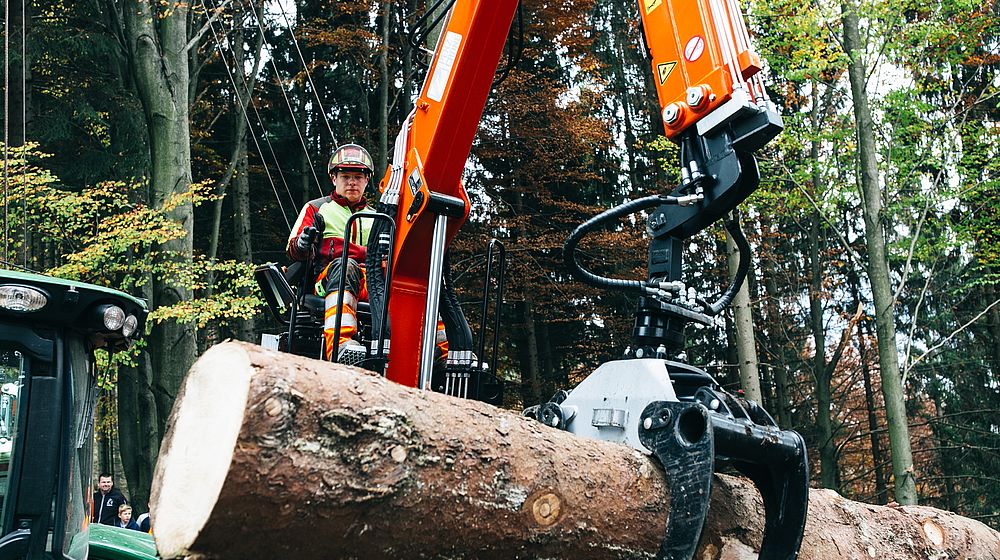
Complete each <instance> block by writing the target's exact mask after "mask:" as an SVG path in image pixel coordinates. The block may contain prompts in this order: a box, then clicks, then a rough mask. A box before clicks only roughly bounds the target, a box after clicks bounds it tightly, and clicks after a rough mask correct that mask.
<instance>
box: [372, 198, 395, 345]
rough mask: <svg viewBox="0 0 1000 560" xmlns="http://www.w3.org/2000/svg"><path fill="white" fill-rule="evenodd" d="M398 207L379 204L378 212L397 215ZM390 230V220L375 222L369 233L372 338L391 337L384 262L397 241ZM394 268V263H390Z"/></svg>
mask: <svg viewBox="0 0 1000 560" xmlns="http://www.w3.org/2000/svg"><path fill="white" fill-rule="evenodd" d="M396 209H397V208H396V205H394V204H393V205H390V204H383V203H379V204H378V205H377V211H378V212H379V213H381V214H386V215H389V216H395V215H396ZM387 229H391V228H390V222H389V221H388V220H375V223H373V224H372V229H371V230H370V231H369V233H368V252H367V253H366V254H365V274H366V276H367V284H368V305H369V307H370V309H371V314H372V337H378V336H379V333H384V334H385V336H389V332H390V327H391V325H390V324H389V318H388V316H387V315H388V314H383V309H385V303H386V298H387V297H388V294H387V292H388V282H387V279H386V273H385V270H384V269H383V268H382V262H383V260H385V259H386V258H388V257H389V253H390V248H391V245H392V244H393V243H394V242H395V240H393V239H391V237H392V235H391V234H390V232H388V231H387ZM385 235H389V237H390V239H389V240H388V243H383V240H382V238H383V236H385ZM388 266H389V267H392V263H391V262H389V263H388Z"/></svg>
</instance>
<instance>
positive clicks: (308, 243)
mask: <svg viewBox="0 0 1000 560" xmlns="http://www.w3.org/2000/svg"><path fill="white" fill-rule="evenodd" d="M318 236H319V230H317V229H316V228H314V227H312V226H309V227H307V228H305V229H303V230H302V233H300V234H299V237H298V239H296V240H295V248H296V249H298V250H299V251H301V252H303V253H305V252H306V251H308V250H309V248H310V247H312V244H313V240H314V239H316V238H317V237H318Z"/></svg>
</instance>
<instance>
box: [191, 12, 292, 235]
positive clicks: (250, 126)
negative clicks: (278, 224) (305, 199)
mask: <svg viewBox="0 0 1000 560" xmlns="http://www.w3.org/2000/svg"><path fill="white" fill-rule="evenodd" d="M202 7H203V8H205V10H206V11H207V10H208V7H207V6H205V2H204V0H202ZM209 25H210V26H211V31H212V37H214V38H215V47H216V50H218V52H219V58H220V60H221V61H222V66H223V67H224V68H225V69H226V75H227V76H228V77H229V82H230V83H231V84H232V86H233V91H234V92H235V93H236V95H237V97H238V100H239V105H240V111H241V112H242V113H243V118H244V120H246V123H247V129H248V131H249V134H248V136H250V138H252V139H253V143H254V146H255V147H256V148H257V153H258V154H259V155H260V158H261V163H262V164H263V167H264V173H265V174H266V175H267V181H268V182H269V183H270V184H271V190H272V191H273V192H274V198H275V200H277V202H278V207H279V208H280V209H281V217H282V219H284V220H285V224H286V225H287V226H288V228H289V229H291V227H292V224H291V222H290V221H289V219H288V211H287V210H286V209H285V205H284V203H282V202H281V196H280V195H279V194H278V187H277V185H275V183H274V178H273V177H271V172H270V170H269V169H268V168H267V161H266V160H265V158H264V151H263V150H262V149H261V146H260V142H259V141H258V140H257V135H256V134H254V130H253V124H252V123H251V122H250V115H249V114H247V110H246V105H250V106H252V107H253V110H254V113H255V114H256V115H257V121H258V122H259V123H260V127H261V131H262V133H263V136H264V141H265V142H266V143H267V145H268V147H269V149H270V151H271V157H273V158H274V163H275V167H276V168H277V170H278V176H279V177H280V178H281V182H282V184H283V185H284V187H285V192H287V193H288V198H289V200H290V201H291V202H292V204H293V206H294V202H295V199H294V197H292V191H291V190H290V189H289V188H288V183H287V182H286V181H285V177H284V174H282V173H281V166H280V164H278V157H277V155H276V154H275V153H274V148H273V146H271V141H270V140H269V139H268V137H267V136H268V135H267V131H266V129H265V127H264V121H263V120H262V119H261V118H260V112H258V111H257V106H256V105H255V104H254V103H253V92H251V91H250V86H249V84H248V83H247V81H246V78H245V77H244V76H243V75H242V74H241V75H240V79H241V81H242V82H243V90H244V91H245V92H246V96H247V103H246V105H244V104H243V99H242V96H241V94H240V88H239V86H238V85H237V84H236V79H235V78H234V77H233V74H232V72H231V71H230V69H229V64H228V62H227V60H226V57H225V54H224V53H223V51H222V41H221V40H220V39H219V35H218V34H217V33H216V31H215V23H214V22H209ZM227 42H228V36H227ZM230 48H231V44H230Z"/></svg>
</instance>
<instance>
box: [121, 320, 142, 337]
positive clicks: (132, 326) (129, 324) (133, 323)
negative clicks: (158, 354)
mask: <svg viewBox="0 0 1000 560" xmlns="http://www.w3.org/2000/svg"><path fill="white" fill-rule="evenodd" d="M138 327H139V319H136V318H135V315H129V316H128V317H125V323H124V324H123V325H122V334H123V335H124V336H125V338H132V335H133V334H135V330H136V329H137V328H138Z"/></svg>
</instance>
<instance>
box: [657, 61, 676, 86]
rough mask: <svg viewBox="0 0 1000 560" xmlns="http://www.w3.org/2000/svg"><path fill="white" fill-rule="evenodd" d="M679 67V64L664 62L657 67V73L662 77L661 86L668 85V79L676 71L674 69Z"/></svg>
mask: <svg viewBox="0 0 1000 560" xmlns="http://www.w3.org/2000/svg"><path fill="white" fill-rule="evenodd" d="M675 66H677V62H676V61H675V62H663V63H660V64H657V65H656V73H657V75H658V76H659V77H660V85H661V86H662V85H663V84H665V83H666V81H667V78H669V77H670V73H671V72H673V71H674V67H675Z"/></svg>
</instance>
